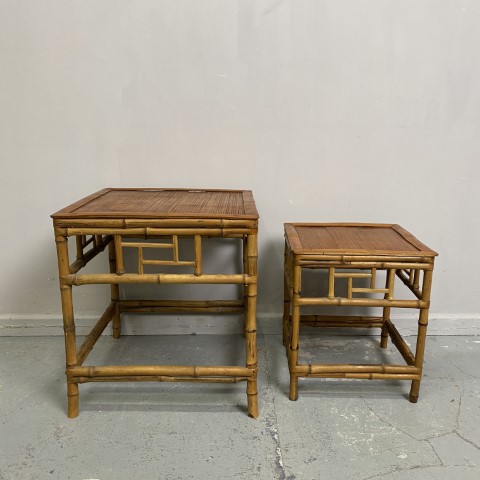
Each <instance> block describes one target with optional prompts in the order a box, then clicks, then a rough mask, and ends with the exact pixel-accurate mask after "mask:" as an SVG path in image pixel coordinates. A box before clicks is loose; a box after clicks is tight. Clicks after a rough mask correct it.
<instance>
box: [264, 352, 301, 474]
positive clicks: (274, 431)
mask: <svg viewBox="0 0 480 480" xmlns="http://www.w3.org/2000/svg"><path fill="white" fill-rule="evenodd" d="M264 362H265V363H264V365H265V366H266V375H267V384H268V385H272V378H271V374H270V371H271V369H270V362H269V360H268V354H267V348H265V349H264ZM267 392H268V390H267ZM269 395H270V394H269ZM269 400H270V403H271V405H272V407H273V414H271V415H269V416H267V417H266V419H265V421H266V431H267V433H268V434H269V435H270V437H271V438H272V440H273V442H274V444H275V474H276V475H277V477H276V478H278V480H296V477H295V475H287V473H286V471H285V465H284V463H283V455H282V445H281V442H280V436H279V433H278V420H277V411H276V408H275V394H274V393H273V392H272V393H271V398H270V399H269Z"/></svg>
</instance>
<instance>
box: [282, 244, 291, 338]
mask: <svg viewBox="0 0 480 480" xmlns="http://www.w3.org/2000/svg"><path fill="white" fill-rule="evenodd" d="M287 268H288V264H287V246H286V245H285V260H284V264H283V272H284V274H283V339H282V340H283V345H284V346H285V347H287V344H288V337H289V332H288V329H289V323H290V303H291V302H290V290H289V286H288V283H287Z"/></svg>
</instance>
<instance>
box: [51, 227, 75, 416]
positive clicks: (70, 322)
mask: <svg viewBox="0 0 480 480" xmlns="http://www.w3.org/2000/svg"><path fill="white" fill-rule="evenodd" d="M55 241H56V245H57V259H58V272H59V276H60V294H61V298H62V313H63V330H64V332H65V358H66V366H67V396H68V397H67V398H68V416H69V418H75V417H77V416H78V410H79V398H78V383H76V382H75V381H73V379H71V378H69V375H68V370H69V367H72V366H74V365H76V364H77V345H76V337H75V319H74V315H73V301H72V286H71V285H64V284H63V283H62V277H63V276H65V275H69V273H70V267H69V256H68V238H67V237H66V236H62V235H56V238H55Z"/></svg>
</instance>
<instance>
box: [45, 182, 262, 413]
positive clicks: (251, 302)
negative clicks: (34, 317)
mask: <svg viewBox="0 0 480 480" xmlns="http://www.w3.org/2000/svg"><path fill="white" fill-rule="evenodd" d="M52 218H53V225H54V230H55V241H56V245H57V256H58V270H59V277H60V290H61V298H62V311H63V323H64V331H65V348H66V365H67V368H66V376H67V387H68V416H69V417H71V418H73V417H76V416H77V415H78V412H79V393H78V385H79V384H80V383H85V382H110V381H159V382H161V381H192V382H211V383H213V382H215V383H217V382H224V383H234V382H238V381H246V382H247V402H248V415H249V416H251V417H253V418H255V417H257V416H258V403H257V346H256V297H257V235H258V213H257V210H256V207H255V202H254V199H253V196H252V192H251V191H242V190H185V189H125V188H123V189H112V188H108V189H104V190H101V191H99V192H97V193H94V194H92V195H90V196H88V197H86V198H84V199H82V200H80V201H78V202H76V203H74V204H72V205H70V206H68V207H66V208H64V209H62V210H60V211H59V212H57V213H55V214H53V215H52ZM69 237H75V240H76V243H75V244H76V258H75V259H74V260H73V261H72V260H71V258H70V255H69V246H68V238H69ZM211 237H214V238H229V239H232V238H233V239H239V240H238V242H237V243H238V244H239V246H240V245H241V246H240V248H241V250H242V257H241V258H243V261H241V262H240V263H242V268H241V269H240V270H243V271H241V272H239V273H235V274H231V273H228V274H206V273H204V271H203V266H202V245H203V244H204V243H205V242H206V241H208V238H211ZM180 238H190V239H192V240H191V242H192V249H193V250H194V251H193V252H192V257H193V258H194V260H185V259H183V260H182V259H181V258H180V256H181V252H179V247H178V245H179V239H180ZM107 246H108V252H109V255H108V257H109V264H110V269H109V272H102V273H95V274H83V275H81V274H78V272H79V270H80V269H82V268H83V267H84V266H85V265H86V264H87V263H88V262H89V261H90V260H92V259H93V258H94V257H96V256H97V255H98V254H100V253H101V252H102V251H104V249H105V248H106V247H107ZM127 248H128V249H130V250H133V251H136V252H137V255H136V256H137V260H138V262H137V267H136V271H133V272H127V271H126V269H125V265H124V255H123V254H124V249H127ZM159 249H166V250H167V251H169V252H171V255H170V258H169V259H168V260H165V258H164V256H163V257H162V258H163V259H157V260H152V259H151V257H152V256H153V255H154V253H157V255H156V256H157V257H159V255H158V254H159V253H160V251H159ZM163 251H165V250H163ZM146 252H149V255H148V257H149V259H147V258H146V256H145V253H146ZM177 267H179V268H180V269H181V270H180V271H183V270H184V269H185V268H187V269H189V270H190V273H150V272H149V273H147V272H146V271H145V270H150V271H151V269H152V268H153V269H157V270H160V271H161V270H162V269H165V268H168V269H169V270H168V271H169V272H171V270H172V269H176V268H177ZM177 271H178V270H177ZM137 283H143V284H234V285H243V289H242V295H241V297H242V298H240V299H236V300H209V301H201V300H194V301H185V300H176V301H170V300H163V301H162V300H156V301H151V300H148V301H146V300H145V301H142V300H122V299H121V298H120V290H119V285H120V284H137ZM87 284H110V285H111V301H110V303H109V305H108V307H107V308H106V310H105V312H104V313H103V315H102V316H101V317H100V319H99V320H98V322H97V323H96V324H95V326H94V327H93V328H92V330H91V332H90V334H89V335H87V337H86V338H85V340H84V342H83V344H82V345H81V346H80V347H77V342H76V338H75V320H74V309H73V302H72V287H73V286H80V285H87ZM175 311H180V312H187V313H188V312H190V313H194V312H202V313H218V312H220V313H230V312H239V313H244V333H245V339H246V365H245V366H182V365H179V366H171V365H169V366H162V365H136V366H124V365H123V366H122V365H117V366H84V363H85V361H86V359H87V356H88V354H89V353H90V351H91V350H92V348H93V346H94V345H95V343H96V342H97V340H98V339H99V337H100V335H101V334H102V332H103V331H104V330H105V328H106V327H107V325H108V324H109V323H110V322H112V327H113V336H114V338H118V337H119V336H120V315H121V314H122V313H127V312H136V313H172V312H175Z"/></svg>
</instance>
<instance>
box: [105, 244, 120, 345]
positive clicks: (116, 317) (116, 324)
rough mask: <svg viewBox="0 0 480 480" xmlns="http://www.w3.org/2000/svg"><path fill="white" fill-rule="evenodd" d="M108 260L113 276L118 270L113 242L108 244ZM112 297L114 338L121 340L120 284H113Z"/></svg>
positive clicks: (111, 288)
mask: <svg viewBox="0 0 480 480" xmlns="http://www.w3.org/2000/svg"><path fill="white" fill-rule="evenodd" d="M108 260H109V265H110V273H111V274H113V273H115V272H116V270H117V257H116V247H115V245H114V243H113V242H110V243H109V244H108ZM110 297H111V299H112V304H113V306H114V311H113V315H112V336H113V338H120V334H121V319H120V306H119V301H120V287H119V286H118V283H112V284H111V287H110Z"/></svg>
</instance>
